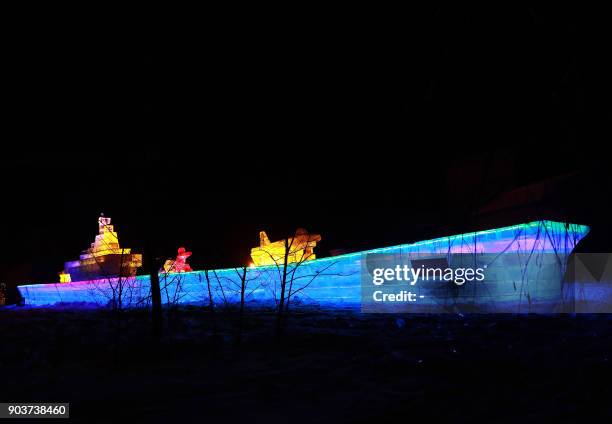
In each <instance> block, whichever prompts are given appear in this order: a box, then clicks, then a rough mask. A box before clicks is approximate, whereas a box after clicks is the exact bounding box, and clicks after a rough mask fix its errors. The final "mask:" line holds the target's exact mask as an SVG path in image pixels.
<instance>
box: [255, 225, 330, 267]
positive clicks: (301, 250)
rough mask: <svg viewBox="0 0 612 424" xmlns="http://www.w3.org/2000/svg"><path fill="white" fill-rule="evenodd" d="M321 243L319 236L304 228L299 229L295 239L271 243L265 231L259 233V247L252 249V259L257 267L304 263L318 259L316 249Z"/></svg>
mask: <svg viewBox="0 0 612 424" xmlns="http://www.w3.org/2000/svg"><path fill="white" fill-rule="evenodd" d="M318 241H321V236H320V235H319V234H310V233H308V231H306V230H304V229H303V228H298V230H297V231H296V232H295V235H294V236H293V237H289V238H287V239H286V240H285V239H283V240H279V241H275V242H271V241H270V239H269V238H268V235H267V234H266V232H265V231H261V232H260V233H259V247H254V248H252V249H251V258H252V259H253V264H254V265H255V266H263V265H281V264H283V263H284V261H285V252H287V263H293V262H303V261H310V260H313V259H316V255H315V253H314V248H315V247H316V245H317V242H318Z"/></svg>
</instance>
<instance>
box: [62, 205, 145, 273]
mask: <svg viewBox="0 0 612 424" xmlns="http://www.w3.org/2000/svg"><path fill="white" fill-rule="evenodd" d="M141 266H142V255H140V254H137V253H132V250H131V249H128V248H122V247H121V246H119V238H118V237H117V232H116V231H115V229H114V228H113V226H112V225H111V219H110V218H108V217H105V216H104V215H102V216H100V217H99V218H98V235H96V238H95V240H94V242H93V243H91V245H90V247H89V249H87V250H85V251H83V253H81V255H80V259H79V260H77V261H70V262H66V263H65V264H64V272H63V273H62V274H68V275H67V276H65V275H62V274H60V282H71V281H72V282H75V281H83V280H91V279H97V278H107V277H118V276H122V277H129V276H134V275H136V271H137V269H138V268H139V267H141ZM64 280H65V281H64Z"/></svg>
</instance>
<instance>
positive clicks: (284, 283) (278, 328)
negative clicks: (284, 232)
mask: <svg viewBox="0 0 612 424" xmlns="http://www.w3.org/2000/svg"><path fill="white" fill-rule="evenodd" d="M288 260H289V239H288V238H285V257H284V261H283V275H282V280H281V294H280V301H279V303H278V312H277V315H276V337H277V338H280V337H281V334H282V331H283V313H284V312H285V287H286V286H287V261H288Z"/></svg>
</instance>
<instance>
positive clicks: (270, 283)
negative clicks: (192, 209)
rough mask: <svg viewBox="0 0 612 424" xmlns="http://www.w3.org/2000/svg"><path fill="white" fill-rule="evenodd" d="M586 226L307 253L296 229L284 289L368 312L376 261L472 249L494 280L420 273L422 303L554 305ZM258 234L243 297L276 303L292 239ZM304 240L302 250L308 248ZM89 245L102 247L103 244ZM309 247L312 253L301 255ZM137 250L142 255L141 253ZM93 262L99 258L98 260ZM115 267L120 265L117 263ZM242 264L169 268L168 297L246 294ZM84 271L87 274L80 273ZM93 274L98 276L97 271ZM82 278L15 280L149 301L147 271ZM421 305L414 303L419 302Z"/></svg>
mask: <svg viewBox="0 0 612 424" xmlns="http://www.w3.org/2000/svg"><path fill="white" fill-rule="evenodd" d="M107 224H110V222H108V223H106V222H102V223H101V232H102V233H101V234H105V233H104V231H109V229H108V228H107V227H106V225H107ZM588 232H589V228H588V227H587V226H585V225H577V224H570V223H561V222H553V221H534V222H529V223H524V224H518V225H513V226H510V227H503V228H494V229H489V230H484V231H477V232H471V233H465V234H458V235H451V236H448V237H441V238H436V239H432V240H424V241H420V242H416V243H410V244H402V245H398V246H389V247H383V248H379V249H371V250H366V251H362V252H355V253H348V254H344V255H339V256H330V257H325V258H317V259H314V253H312V254H310V253H309V252H310V250H309V249H311V248H313V247H314V242H315V241H317V240H318V239H320V237H319V236H316V235H308V234H307V233H304V232H298V234H296V235H295V239H296V240H294V243H293V246H295V247H296V249H297V251H298V253H299V257H294V258H292V257H291V256H290V255H288V256H289V257H288V258H287V259H288V260H287V275H289V276H290V278H291V281H292V284H291V283H289V287H288V289H287V292H286V293H285V296H286V298H290V299H291V302H292V304H296V303H298V304H301V305H305V306H307V305H314V306H321V307H332V308H357V309H361V310H362V311H364V312H368V310H366V308H367V307H368V303H367V302H366V301H367V300H368V299H369V296H368V295H367V294H368V293H367V290H369V289H371V288H372V287H374V286H373V285H372V283H371V279H369V278H368V273H369V272H370V269H369V268H370V265H372V264H373V261H378V260H379V259H381V257H382V258H385V257H387V255H394V256H398V257H401V258H405V259H406V260H409V261H417V262H418V261H422V260H424V259H426V258H431V259H432V260H436V261H437V260H440V259H443V258H446V259H448V258H449V254H452V255H453V256H452V257H451V259H453V258H455V257H460V258H461V257H464V256H465V255H468V259H470V258H472V256H469V255H475V256H473V258H476V259H478V260H480V259H481V258H484V259H486V260H487V261H489V259H490V261H489V262H487V263H488V268H487V279H486V280H485V281H482V282H479V283H478V284H471V283H470V284H464V285H461V286H457V285H455V284H454V283H452V282H451V283H448V284H447V285H444V286H440V285H439V284H438V282H433V283H432V284H428V283H425V282H419V283H418V284H417V285H415V286H414V287H415V290H418V293H417V295H419V299H420V296H423V298H422V299H420V300H419V302H418V307H419V311H423V312H435V311H440V310H441V309H443V310H450V311H454V310H460V311H464V312H470V311H473V312H511V313H517V312H543V313H548V312H555V311H559V308H566V305H568V304H569V305H570V306H571V304H572V302H569V303H568V302H566V300H567V298H566V295H567V294H568V291H567V290H566V286H565V284H564V283H563V281H562V280H563V275H564V272H565V269H566V264H567V261H568V258H569V255H570V254H571V253H572V250H574V248H575V247H576V245H577V244H578V243H579V242H580V240H581V239H582V238H583V237H585V236H586V235H587V233H588ZM300 233H301V234H300ZM109 234H113V232H112V229H111V230H110V233H108V234H107V235H106V236H104V235H102V236H101V237H100V239H104V237H107V238H111V241H112V240H113V239H114V238H113V237H111V235H109ZM313 237H314V239H313ZM315 239H317V240H315ZM102 241H103V240H100V241H99V242H98V244H100V243H102ZM261 242H262V243H261V246H259V247H257V248H255V249H253V251H252V252H251V254H252V258H253V260H255V261H256V262H257V263H258V265H257V266H253V267H250V268H248V269H247V271H246V281H248V282H249V287H250V289H249V291H248V293H246V298H245V301H246V302H248V303H249V304H253V305H256V304H263V305H271V306H274V305H276V304H278V300H279V296H280V294H281V290H280V289H279V287H280V276H281V274H282V268H283V267H279V266H278V263H275V260H276V261H278V260H281V261H283V262H284V252H285V242H284V241H282V242H280V243H279V242H276V243H271V242H269V240H268V238H267V237H266V236H265V233H264V234H262V237H261ZM116 249H118V245H117V246H116ZM300 249H303V250H302V251H303V252H304V254H303V255H302V253H301V251H300ZM91 250H93V251H96V252H98V253H99V251H98V250H96V249H91ZM266 250H267V252H266ZM293 250H295V249H292V251H293ZM102 251H104V250H102ZM290 252H291V251H290ZM92 255H93V253H92V252H89V253H88V255H86V257H85V258H84V260H85V261H92V258H91V256H92ZM258 255H259V256H258ZM455 255H458V256H455ZM302 256H304V257H307V258H308V259H306V260H302V261H299V260H298V259H299V258H302ZM135 257H136V258H138V259H140V255H137V256H135ZM281 257H283V258H282V259H281ZM260 258H261V260H259V259H260ZM264 261H271V263H270V262H267V263H264ZM292 261H293V262H292ZM127 263H130V268H129V269H130V270H134V269H135V266H136V265H135V264H137V263H138V262H136V261H134V262H130V261H127ZM93 264H96V262H95V261H93ZM449 265H450V263H449ZM83 266H86V265H84V264H83V263H82V261H80V265H78V267H83ZM87 266H90V265H87ZM91 266H93V265H91ZM452 266H454V263H453V264H452ZM459 266H462V265H461V264H459ZM279 268H281V272H279ZM78 269H79V268H78ZM117 269H118V268H117V267H116V265H115V268H114V270H115V272H117ZM237 270H239V269H238V268H229V269H217V270H210V271H208V273H207V272H206V271H192V272H182V273H170V274H165V275H162V278H163V287H164V290H163V293H164V295H165V296H166V299H179V301H180V303H187V304H188V303H202V302H204V303H205V304H208V303H207V302H208V299H209V297H210V296H212V298H213V299H212V300H213V302H215V303H223V304H225V303H232V302H240V300H241V290H240V287H241V285H240V275H239V272H238V273H237ZM83 274H85V273H83V272H80V273H79V275H83ZM96 275H99V271H98V272H97V274H96ZM207 278H208V279H209V280H210V282H211V284H210V285H209V286H207V283H206V281H207ZM77 279H80V280H82V279H83V278H82V276H77V274H75V277H74V278H73V279H72V282H70V283H65V284H32V285H21V286H19V287H18V289H19V292H20V294H21V296H22V297H23V303H24V304H25V305H28V306H32V307H37V306H45V307H47V306H53V305H70V304H74V305H92V307H106V306H107V305H108V304H109V302H112V301H113V300H114V297H113V296H114V294H115V293H116V290H114V291H113V290H110V289H108V290H105V287H107V286H108V287H111V288H113V287H115V288H116V287H117V286H120V287H123V288H124V290H123V293H124V294H123V298H122V304H123V306H124V307H142V306H143V305H147V304H148V303H147V302H149V300H148V299H150V297H151V296H150V293H151V291H150V290H151V284H150V278H149V276H148V275H139V276H136V277H133V278H131V279H129V281H127V282H126V281H119V279H108V280H97V281H96V280H87V279H86V280H84V281H77ZM368 281H369V283H368ZM126 283H127V284H126ZM578 292H579V291H578V290H573V289H571V290H570V292H569V295H570V299H569V300H570V301H571V300H573V299H574V297H575V296H577V294H576V295H575V296H574V295H573V293H578ZM364 293H366V294H365V295H364ZM165 301H166V302H171V301H172V300H165ZM610 304H612V301H611V303H610ZM411 308H412V307H411ZM410 310H411V311H412V310H413V309H410ZM562 310H565V309H562ZM414 312H417V310H416V309H414Z"/></svg>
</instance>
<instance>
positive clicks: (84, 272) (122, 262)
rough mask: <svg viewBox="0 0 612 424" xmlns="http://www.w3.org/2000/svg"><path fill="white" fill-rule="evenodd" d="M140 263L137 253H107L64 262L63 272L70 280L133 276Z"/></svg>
mask: <svg viewBox="0 0 612 424" xmlns="http://www.w3.org/2000/svg"><path fill="white" fill-rule="evenodd" d="M140 263H141V259H140V255H137V254H109V255H102V256H98V257H96V258H95V259H94V258H91V259H87V260H80V261H73V262H66V264H65V265H64V272H66V273H68V274H70V279H71V281H87V280H98V279H104V278H117V277H133V276H135V275H136V271H137V270H138V267H139V266H140Z"/></svg>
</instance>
